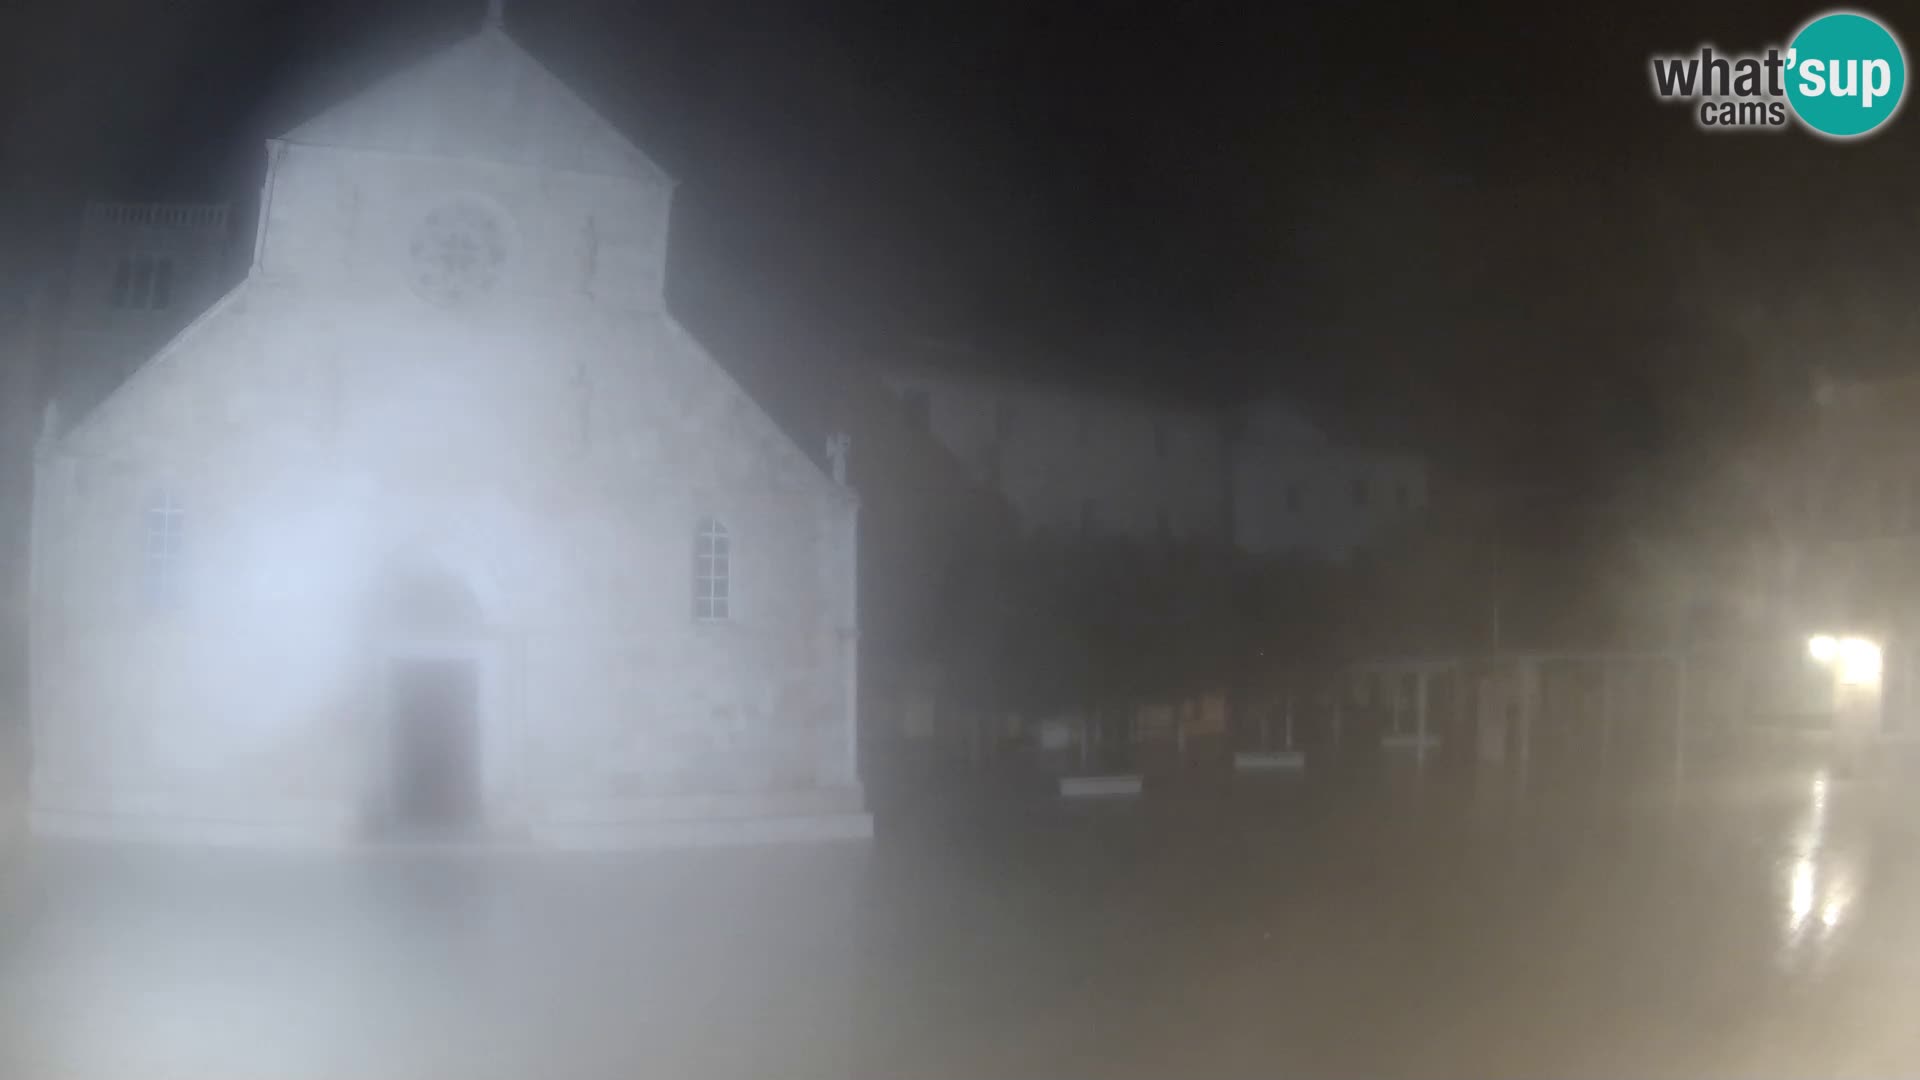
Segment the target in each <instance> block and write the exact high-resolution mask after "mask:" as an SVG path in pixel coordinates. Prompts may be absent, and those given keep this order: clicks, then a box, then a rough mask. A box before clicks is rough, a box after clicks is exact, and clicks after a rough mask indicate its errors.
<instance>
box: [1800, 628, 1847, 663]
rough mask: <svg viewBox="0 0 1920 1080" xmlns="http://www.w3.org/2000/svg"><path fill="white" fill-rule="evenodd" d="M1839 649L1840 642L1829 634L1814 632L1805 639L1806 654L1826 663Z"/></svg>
mask: <svg viewBox="0 0 1920 1080" xmlns="http://www.w3.org/2000/svg"><path fill="white" fill-rule="evenodd" d="M1839 651H1840V643H1839V642H1838V641H1835V640H1834V639H1833V637H1832V635H1830V634H1815V635H1814V636H1812V637H1810V638H1808V639H1807V655H1809V656H1811V657H1813V658H1814V659H1815V660H1818V661H1820V662H1821V663H1823V664H1824V663H1827V662H1829V661H1831V660H1832V659H1833V658H1834V655H1835V654H1837V653H1838V652H1839Z"/></svg>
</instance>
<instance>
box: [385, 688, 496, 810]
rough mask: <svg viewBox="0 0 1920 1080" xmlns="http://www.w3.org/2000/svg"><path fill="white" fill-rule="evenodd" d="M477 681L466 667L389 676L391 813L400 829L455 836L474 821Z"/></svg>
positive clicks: (477, 727)
mask: <svg viewBox="0 0 1920 1080" xmlns="http://www.w3.org/2000/svg"><path fill="white" fill-rule="evenodd" d="M479 696H480V695H479V677H478V673H477V672H476V671H475V668H474V665H473V662H472V661H469V660H457V659H420V660H403V661H399V662H397V663H396V664H395V665H394V669H393V697H392V703H393V711H392V718H391V721H392V724H393V806H394V818H395V824H396V825H399V826H401V827H402V828H410V829H427V830H457V829H461V828H465V827H469V826H471V825H473V824H474V823H475V822H476V821H477V820H478V818H479V745H478V742H479V717H478V710H479Z"/></svg>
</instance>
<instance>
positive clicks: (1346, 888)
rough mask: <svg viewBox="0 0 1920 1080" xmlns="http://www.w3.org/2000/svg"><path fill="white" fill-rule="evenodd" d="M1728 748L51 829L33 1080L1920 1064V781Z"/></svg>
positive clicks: (5, 919)
mask: <svg viewBox="0 0 1920 1080" xmlns="http://www.w3.org/2000/svg"><path fill="white" fill-rule="evenodd" d="M1696 771H1697V772H1699V773H1702V774H1706V775H1697V776H1694V777H1692V778H1690V779H1688V780H1687V781H1686V782H1685V783H1676V782H1675V781H1674V779H1673V777H1671V776H1666V777H1661V776H1659V775H1647V776H1643V777H1642V778H1640V779H1639V780H1637V781H1634V782H1633V783H1630V784H1629V783H1626V782H1624V781H1620V780H1618V779H1614V780H1609V781H1607V782H1599V781H1597V780H1596V779H1595V778H1594V777H1591V776H1585V777H1581V776H1572V777H1561V778H1557V779H1556V778H1544V777H1541V776H1538V775H1536V776H1534V777H1531V778H1529V783H1528V788H1527V790H1526V791H1524V792H1522V791H1520V790H1518V789H1517V787H1516V781H1515V778H1514V777H1513V776H1511V775H1508V774H1494V775H1490V776H1481V777H1479V778H1477V779H1476V778H1474V777H1472V776H1465V775H1456V776H1453V777H1451V778H1449V777H1447V776H1443V775H1435V774H1434V773H1432V772H1428V773H1426V774H1423V775H1421V776H1419V777H1415V776H1414V775H1412V774H1411V773H1410V772H1408V771H1406V770H1377V771H1370V772H1362V773H1358V774H1355V775H1352V776H1349V777H1346V778H1344V779H1343V781H1342V782H1340V783H1335V782H1333V781H1332V780H1331V779H1327V778H1322V779H1320V780H1317V781H1313V782H1300V781H1297V780H1295V781H1286V780H1277V779H1274V778H1267V779H1263V780H1259V781H1252V782H1248V781H1242V782H1240V783H1238V784H1235V785H1228V786H1226V787H1224V788H1209V787H1207V786H1205V785H1201V784H1196V783H1190V784H1188V785H1186V786H1184V787H1181V788H1178V789H1175V788H1170V787H1169V788H1163V789H1162V790H1161V791H1160V792H1158V793H1155V792H1150V793H1149V797H1148V798H1147V799H1146V800H1145V801H1144V802H1143V803H1142V804H1140V805H1138V806H1134V807H1125V806H1105V807H1099V808H1081V809H1077V810H1067V809H1062V808H1061V807H1059V806H1057V805H1055V804H1054V803H1052V802H1051V801H1050V800H1044V799H1038V798H1028V797H1027V794H1026V789H1017V790H1016V787H1008V788H1006V789H1005V790H1003V791H1000V792H999V793H998V797H996V798H995V799H992V800H987V799H982V798H980V797H979V796H977V795H976V796H973V797H970V798H961V797H957V796H956V797H946V798H933V797H928V796H925V795H924V794H923V795H922V796H921V797H919V798H905V799H902V800H899V801H900V806H898V807H897V808H894V809H891V810H889V811H888V812H886V813H884V814H883V816H882V818H881V836H880V838H879V839H878V840H877V841H876V842H875V843H874V844H873V845H872V846H871V847H870V848H869V847H865V846H858V845H856V846H849V847H813V848H789V849H772V850H759V851H707V852H692V853H680V854H660V855H644V856H629V857H619V858H614V857H590V858H580V857H569V858H557V857H556V858H541V859H531V860H530V859H511V860H510V859H503V858H492V859H486V858H476V857H471V856H468V857H453V856H440V857H430V858H422V857H420V856H417V855H416V856H410V857H401V856H398V855H369V856H364V857H358V858H354V859H351V860H321V859H317V858H311V857H294V856H278V855H260V854H241V853H220V852H206V853H195V854H183V853H179V852H162V851H152V850H135V851H129V850H114V849H107V848H86V847H76V848H60V849H49V848H42V849H39V850H35V851H31V852H27V853H24V854H21V855H20V856H18V857H17V858H14V859H13V860H12V861H11V862H10V863H9V864H6V865H5V869H4V870H0V875H4V876H0V883H3V884H0V1076H5V1077H8V1078H13V1077H38V1076H47V1077H68V1076H85V1077H95V1076H98V1077H140V1078H142V1080H150V1078H171V1077H182V1078H185V1077H193V1078H196V1080H219V1078H225V1077H234V1078H241V1077H244V1078H247V1080H270V1078H278V1077H303V1078H304V1077H316V1078H317V1077H327V1078H336V1077H353V1078H355V1080H372V1078H387V1077H395V1078H400V1077H408V1078H410V1077H460V1078H462V1080H466V1078H479V1077H528V1078H539V1080H561V1078H568V1077H638V1076H688V1077H705V1076H768V1077H775V1076H777V1077H783V1078H787V1077H842V1076H862V1077H914V1076H945V1077H970V1078H971V1077H1016V1076H1021V1077H1025V1076H1059V1077H1108V1076H1128V1077H1155V1078H1164V1077H1169V1076H1189V1077H1199V1076H1233V1077H1245V1076H1271V1075H1283V1074H1298V1075H1319V1076H1325V1075H1343V1076H1443V1075H1444V1076H1456V1075H1489V1074H1491V1075H1512V1076H1520V1075H1527V1076H1539V1075H1554V1076H1573V1075H1578V1076H1596V1077H1598V1076H1609V1077H1611V1076H1622V1075H1664V1076H1706V1075H1714V1076H1731V1075H1739V1076H1761V1075H1764V1076H1815V1075H1859V1076H1867V1075H1876V1076H1885V1075H1894V1074H1907V1075H1912V1074H1915V1073H1916V1072H1920V795H1915V794H1910V793H1911V792H1914V791H1915V790H1916V789H1914V788H1912V787H1910V786H1909V785H1908V784H1907V782H1905V781H1904V780H1902V779H1901V778H1900V776H1898V775H1893V774H1889V773H1882V774H1880V775H1877V776H1871V777H1867V778H1864V779H1842V778H1839V777H1837V776H1829V775H1828V773H1827V772H1826V770H1825V769H1824V768H1823V767H1822V766H1821V764H1820V762H1819V760H1818V757H1817V755H1807V756H1805V757H1801V758H1794V759H1786V758H1781V757H1775V758H1773V759H1770V760H1769V761H1768V763H1766V764H1764V765H1761V764H1756V763H1754V762H1752V761H1749V762H1747V763H1746V764H1744V765H1742V766H1739V767H1732V766H1722V767H1720V768H1718V769H1700V770H1696ZM1902 775H1904V774H1902Z"/></svg>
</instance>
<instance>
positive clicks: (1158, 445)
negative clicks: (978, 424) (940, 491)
mask: <svg viewBox="0 0 1920 1080" xmlns="http://www.w3.org/2000/svg"><path fill="white" fill-rule="evenodd" d="M900 406H901V408H902V409H903V410H904V411H905V413H906V417H907V423H908V425H909V426H911V427H913V428H914V429H915V430H917V431H931V430H932V429H933V397H932V395H931V394H929V393H928V392H927V391H926V390H925V389H923V388H921V387H917V386H916V387H909V388H907V389H905V390H902V391H901V392H900ZM1093 426H1094V425H1093V418H1092V417H1091V416H1089V415H1087V414H1085V413H1082V414H1081V416H1080V418H1079V420H1078V421H1077V426H1076V427H1075V429H1074V442H1075V443H1076V444H1077V445H1080V446H1085V445H1087V443H1088V441H1089V440H1090V439H1091V438H1092V432H1093ZM1012 434H1013V406H1012V405H1010V404H1008V403H1007V402H1004V401H999V402H995V403H994V406H993V436H994V439H995V440H997V441H1005V440H1006V439H1007V438H1008V437H1009V436H1011V435H1012ZM1171 442H1172V439H1171V432H1170V431H1169V429H1168V428H1167V425H1166V424H1164V423H1161V422H1158V421H1156V422H1155V423H1154V425H1153V456H1154V457H1157V458H1160V459H1161V460H1163V461H1164V460H1165V459H1166V457H1167V453H1168V447H1169V446H1170V445H1171Z"/></svg>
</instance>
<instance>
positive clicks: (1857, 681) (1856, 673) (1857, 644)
mask: <svg viewBox="0 0 1920 1080" xmlns="http://www.w3.org/2000/svg"><path fill="white" fill-rule="evenodd" d="M1839 649H1840V681H1841V682H1843V683H1846V684H1847V685H1849V686H1875V685H1878V684H1879V682H1880V646H1879V645H1876V644H1874V643H1873V642H1871V641H1868V640H1867V639H1866V638H1858V637H1849V638H1841V639H1840V646H1839Z"/></svg>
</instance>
